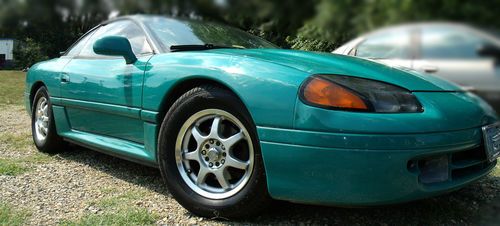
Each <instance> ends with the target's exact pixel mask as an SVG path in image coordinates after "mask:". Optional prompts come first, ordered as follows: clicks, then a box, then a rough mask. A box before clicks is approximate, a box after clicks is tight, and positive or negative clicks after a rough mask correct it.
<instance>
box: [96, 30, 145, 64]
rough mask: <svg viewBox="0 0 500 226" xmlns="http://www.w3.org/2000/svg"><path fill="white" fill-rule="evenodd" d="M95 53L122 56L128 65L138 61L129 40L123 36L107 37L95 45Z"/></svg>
mask: <svg viewBox="0 0 500 226" xmlns="http://www.w3.org/2000/svg"><path fill="white" fill-rule="evenodd" d="M93 48H94V52H95V53H97V54H101V55H107V56H122V57H123V58H124V59H125V62H127V64H132V63H134V62H135V61H137V57H135V55H134V52H133V51H132V46H130V42H129V41H128V39H127V38H125V37H122V36H106V37H103V38H101V39H99V40H97V41H96V42H95V43H94V46H93Z"/></svg>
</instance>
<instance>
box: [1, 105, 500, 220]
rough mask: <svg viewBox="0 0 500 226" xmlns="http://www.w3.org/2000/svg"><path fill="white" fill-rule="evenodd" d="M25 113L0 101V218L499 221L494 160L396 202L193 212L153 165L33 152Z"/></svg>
mask: <svg viewBox="0 0 500 226" xmlns="http://www.w3.org/2000/svg"><path fill="white" fill-rule="evenodd" d="M29 121H30V120H29V118H28V116H27V114H26V113H25V111H24V108H22V107H21V106H19V105H7V106H3V107H0V122H2V123H0V160H1V161H0V165H1V164H3V168H4V169H3V171H2V172H3V173H1V174H0V204H2V205H3V206H4V207H3V209H2V211H3V212H4V213H2V212H1V211H0V225H3V224H15V223H16V222H17V223H19V224H28V225H53V224H76V225H79V224H132V225H136V224H173V223H175V224H203V225H205V224H209V225H215V224H235V223H244V224H247V223H248V224H271V225H274V224H341V225H345V224H348V225H367V224H368V225H407V224H409V225H469V224H494V223H497V224H498V222H500V173H499V172H500V168H499V166H497V168H496V169H495V172H494V173H492V174H491V175H489V176H488V177H487V178H485V179H483V180H481V181H480V182H478V183H475V184H473V185H470V186H468V187H466V188H464V189H462V190H459V191H456V192H454V193H451V194H448V195H444V196H440V197H437V198H432V199H426V200H422V201H417V202H412V203H406V204H402V205H393V206H385V207H377V208H356V209H348V208H334V207H321V206H307V205H298V204H291V203H285V202H276V203H275V206H274V207H273V208H271V210H270V211H267V212H266V213H264V214H263V215H262V216H260V217H257V218H254V219H248V220H247V221H243V222H228V221H221V220H212V219H204V218H199V217H196V216H193V215H191V214H190V213H188V212H187V211H186V210H185V209H183V208H182V207H181V206H180V205H179V204H177V202H176V201H175V200H174V199H173V198H172V197H171V195H170V194H169V192H168V190H167V189H166V188H165V186H164V184H163V182H162V179H161V177H160V174H159V171H158V170H156V169H152V168H148V167H144V166H141V165H137V164H134V163H130V162H127V161H124V160H120V159H117V158H114V157H110V156H106V155H104V154H100V153H97V152H94V151H90V150H87V149H84V148H80V147H74V148H73V149H72V150H69V151H67V152H65V153H62V154H58V155H46V154H41V153H38V152H37V151H36V150H35V148H34V146H33V144H32V141H31V135H30V122H29ZM9 164H10V165H9ZM6 166H7V167H6ZM0 168H1V167H0ZM2 215H6V216H7V217H5V218H2ZM9 218H10V221H9ZM16 219H17V221H16ZM2 220H4V222H2ZM9 222H10V223H9Z"/></svg>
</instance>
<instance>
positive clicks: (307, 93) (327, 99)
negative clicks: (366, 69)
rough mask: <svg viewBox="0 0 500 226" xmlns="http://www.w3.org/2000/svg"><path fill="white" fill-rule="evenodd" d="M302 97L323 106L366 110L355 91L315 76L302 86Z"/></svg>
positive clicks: (366, 107)
mask: <svg viewBox="0 0 500 226" xmlns="http://www.w3.org/2000/svg"><path fill="white" fill-rule="evenodd" d="M303 98H304V99H305V100H306V101H307V102H309V103H312V104H316V105H320V106H324V107H332V108H345V109H356V110H368V106H366V104H365V102H364V101H363V100H362V99H361V98H360V97H359V96H358V95H357V94H356V93H354V92H352V91H350V90H348V89H346V88H344V87H342V86H340V85H337V84H335V83H333V82H329V81H326V80H324V79H322V78H317V77H316V78H311V80H309V82H308V83H307V85H306V87H304V90H303Z"/></svg>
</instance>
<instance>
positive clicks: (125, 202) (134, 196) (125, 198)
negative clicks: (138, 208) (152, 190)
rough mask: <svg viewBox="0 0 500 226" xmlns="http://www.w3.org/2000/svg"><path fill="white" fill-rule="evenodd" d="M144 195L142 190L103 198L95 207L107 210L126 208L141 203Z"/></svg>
mask: <svg viewBox="0 0 500 226" xmlns="http://www.w3.org/2000/svg"><path fill="white" fill-rule="evenodd" d="M143 195H144V192H142V191H141V190H136V191H128V192H125V193H124V194H119V195H117V196H111V197H107V198H103V199H101V200H99V202H97V203H95V205H96V206H98V207H101V208H105V209H106V208H107V209H113V208H124V207H127V206H131V205H134V203H135V202H136V201H139V200H140V199H141V197H142V196H143Z"/></svg>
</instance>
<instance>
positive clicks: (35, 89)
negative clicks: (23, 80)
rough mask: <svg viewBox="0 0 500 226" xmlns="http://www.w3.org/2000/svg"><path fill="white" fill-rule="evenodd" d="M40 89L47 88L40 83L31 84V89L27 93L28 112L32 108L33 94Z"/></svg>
mask: <svg viewBox="0 0 500 226" xmlns="http://www.w3.org/2000/svg"><path fill="white" fill-rule="evenodd" d="M41 87H47V86H46V85H45V83H43V82H42V81H36V82H34V83H33V85H31V89H30V92H29V101H30V111H31V108H32V106H33V99H34V98H35V94H36V92H37V91H38V89H40V88H41Z"/></svg>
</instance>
